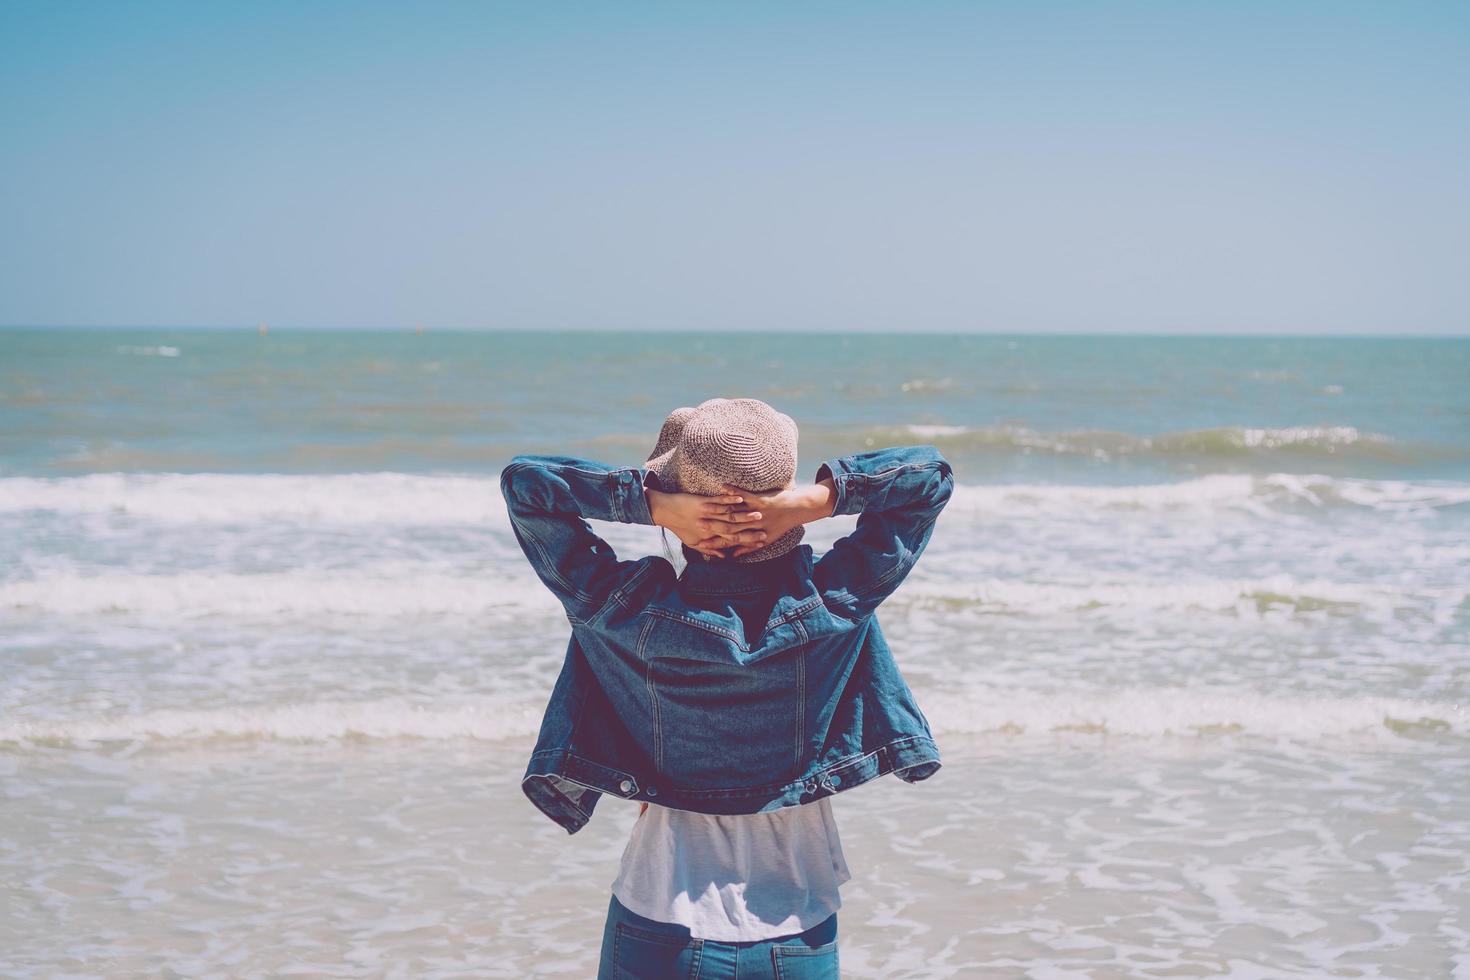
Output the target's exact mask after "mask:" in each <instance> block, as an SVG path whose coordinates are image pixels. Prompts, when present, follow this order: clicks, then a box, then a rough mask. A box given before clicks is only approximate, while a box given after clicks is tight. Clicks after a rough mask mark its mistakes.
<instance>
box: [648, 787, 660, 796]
mask: <svg viewBox="0 0 1470 980" xmlns="http://www.w3.org/2000/svg"><path fill="white" fill-rule="evenodd" d="M645 792H647V793H648V795H649V796H657V795H658V787H657V786H650V787H648V789H647V790H645Z"/></svg>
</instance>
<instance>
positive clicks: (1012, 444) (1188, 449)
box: [859, 424, 1443, 461]
mask: <svg viewBox="0 0 1470 980" xmlns="http://www.w3.org/2000/svg"><path fill="white" fill-rule="evenodd" d="M859 435H860V436H861V437H862V438H863V439H864V441H865V442H866V443H867V444H869V445H882V444H885V443H894V442H904V441H908V440H912V439H914V438H919V439H925V440H928V441H932V442H933V443H934V444H935V445H938V446H940V447H941V448H944V447H948V448H951V449H955V450H966V451H971V452H1014V451H1019V452H1026V453H1035V452H1042V453H1052V454H1056V455H1062V456H1089V457H1093V458H1097V459H1111V458H1114V457H1118V456H1162V457H1179V456H1207V457H1216V456H1218V457H1238V456H1247V455H1251V456H1270V455H1291V456H1298V457H1300V456H1309V457H1310V456H1326V455H1331V456H1334V457H1340V456H1348V457H1359V458H1373V459H1387V460H1395V461H1402V460H1406V459H1414V458H1418V457H1420V456H1423V455H1426V454H1433V453H1434V452H1436V450H1433V449H1431V448H1429V447H1423V446H1415V445H1412V444H1409V443H1404V442H1400V441H1399V440H1396V439H1394V438H1392V437H1390V436H1386V435H1381V434H1379V433H1376V432H1367V431H1364V430H1362V429H1359V428H1356V427H1354V426H1350V425H1300V426H1286V427H1281V428H1253V427H1249V426H1238V425H1227V426H1219V427H1216V428H1209V429H1189V430H1183V431H1179V432H1165V433H1160V434H1159V435H1153V436H1137V435H1132V434H1130V433H1126V432H1115V431H1112V430H1109V429H1076V430H1069V431H1061V432H1047V431H1043V430H1038V429H1031V428H1027V427H1025V426H1013V425H999V426H967V425H924V424H910V425H899V426H878V427H875V428H871V429H866V430H864V431H863V432H861V433H859ZM1438 451H1439V452H1443V450H1438Z"/></svg>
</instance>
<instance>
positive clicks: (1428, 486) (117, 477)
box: [0, 473, 1470, 528]
mask: <svg viewBox="0 0 1470 980" xmlns="http://www.w3.org/2000/svg"><path fill="white" fill-rule="evenodd" d="M1467 504H1470V483H1456V482H1438V483H1434V482H1410V481H1403V480H1368V479H1354V478H1349V477H1332V476H1323V475H1316V474H1307V475H1297V474H1289V473H1273V474H1269V475H1265V476H1250V475H1245V474H1216V475H1211V476H1203V477H1198V478H1195V479H1189V480H1182V481H1178V482H1174V483H1158V484H1135V485H1129V486H1096V485H1075V484H995V485H988V484H961V485H959V486H957V487H956V488H955V493H954V497H953V499H952V501H951V503H950V505H949V508H948V510H947V513H948V512H956V513H959V512H971V513H975V514H994V513H1026V512H1035V513H1037V514H1040V515H1045V516H1050V515H1058V516H1070V517H1078V516H1085V515H1086V514H1087V513H1088V512H1090V511H1099V510H1104V511H1105V510H1115V509H1129V510H1181V509H1184V510H1196V511H1198V510H1240V511H1252V512H1259V513H1265V512H1267V511H1271V510H1279V509H1282V508H1292V509H1295V508H1302V507H1306V508H1325V507H1351V508H1364V509H1367V510H1373V511H1382V512H1405V511H1408V512H1416V511H1417V512H1429V511H1434V510H1438V509H1442V508H1447V507H1459V506H1465V505H1467ZM32 512H50V513H59V514H95V515H103V516H106V515H116V516H120V517H126V518H136V519H141V520H147V521H155V522H161V523H171V524H224V525H230V524H242V525H248V524H255V523H259V522H262V521H266V520H271V521H292V522H296V523H302V524H323V525H379V526H434V525H479V526H486V525H488V526H494V527H500V528H503V527H505V525H506V514H505V501H504V499H503V498H502V497H501V494H500V486H499V479H498V477H483V476H482V477H477V476H429V475H415V474H408V473H360V474H341V475H326V476H293V475H284V474H255V475H234V474H223V473H201V474H181V473H157V474H121V473H99V474H90V475H87V476H75V477H54V478H47V477H6V478H0V516H3V515H5V514H18V513H32Z"/></svg>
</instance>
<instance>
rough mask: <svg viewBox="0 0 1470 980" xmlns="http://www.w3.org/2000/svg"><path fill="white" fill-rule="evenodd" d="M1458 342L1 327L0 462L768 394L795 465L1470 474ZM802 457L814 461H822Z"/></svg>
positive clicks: (401, 437) (649, 421) (507, 436)
mask: <svg viewBox="0 0 1470 980" xmlns="http://www.w3.org/2000/svg"><path fill="white" fill-rule="evenodd" d="M1467 393H1470V339H1429V338H1425V339H1405V340H1395V339H1377V338H1350V339H1344V338H1327V339H1322V338H1314V339H1273V338H1266V339H1261V338H1164V337H1116V338H1093V337H1065V336H1051V337H1006V336H962V335H912V336H895V335H871V334H868V335H858V334H854V335H841V336H834V335H824V334H774V333H751V334H739V335H729V336H718V335H710V334H693V333H691V334H664V333H642V334H631V333H622V334H600V333H571V332H563V333H545V334H541V333H532V332H500V333H460V332H456V333H448V332H433V331H430V332H427V333H425V334H423V335H415V334H413V333H409V332H402V333H390V332H384V331H284V330H277V331H275V332H273V333H270V334H269V335H267V336H264V337H262V336H259V335H257V334H256V333H255V332H254V331H250V332H243V331H242V332H223V331H176V330H128V331H97V330H66V331H60V330H45V331H23V330H8V331H0V433H3V440H4V441H3V444H0V448H3V456H0V459H3V464H0V465H3V467H4V470H3V472H5V473H7V474H16V475H63V474H69V473H87V472H109V471H122V472H146V471H159V470H167V471H177V472H231V473H250V472H291V473H328V472H351V471H361V470H394V471H405V472H431V471H439V470H452V471H456V472H481V473H483V472H490V471H492V470H495V469H497V468H498V467H499V466H500V465H502V464H503V462H504V460H506V459H507V458H509V457H510V456H511V455H514V454H515V453H517V452H521V451H526V450H535V449H537V448H538V447H546V446H548V445H554V446H558V447H570V449H569V451H577V452H583V453H586V454H588V455H595V454H597V453H601V454H602V458H605V459H607V460H609V461H613V462H619V463H623V462H640V461H641V460H642V459H643V457H644V456H645V455H646V454H647V451H648V449H649V448H651V441H650V434H651V433H656V432H657V430H658V425H659V423H660V422H662V420H663V417H664V415H665V414H667V412H668V411H669V410H670V409H672V408H674V407H676V406H678V405H686V404H697V403H698V402H699V401H701V400H703V399H704V398H708V397H712V396H713V395H715V394H723V395H726V396H731V395H745V396H750V397H756V398H762V399H764V400H766V401H768V402H770V403H772V404H773V405H776V406H777V407H779V408H781V409H782V410H783V411H786V412H787V413H788V414H790V415H792V416H793V417H794V418H795V419H796V420H797V422H798V423H799V425H800V426H801V428H802V453H803V458H804V459H805V460H806V461H808V462H813V461H815V460H817V459H818V458H820V457H822V456H824V455H825V454H828V453H833V452H839V451H852V450H853V449H855V448H860V447H862V446H864V445H866V444H868V443H867V441H868V440H869V439H893V438H899V437H903V436H904V435H905V433H907V435H908V437H910V438H921V437H922V438H924V439H926V440H928V439H932V440H933V441H934V442H935V443H936V444H938V445H940V446H941V447H942V448H944V449H945V450H946V452H947V453H948V454H950V455H951V456H952V457H953V458H954V461H955V463H956V465H957V467H958V468H959V471H960V473H961V474H962V478H964V479H969V480H972V481H976V482H999V481H1004V480H1010V479H1031V478H1035V479H1043V480H1075V481H1082V482H1098V483H1116V482H1121V481H1129V480H1161V479H1169V478H1174V477H1178V476H1180V475H1185V474H1197V473H1227V472H1271V471H1275V470H1283V471H1288V472H1325V473H1329V474H1343V475H1355V476H1377V477H1388V476H1399V477H1405V478H1445V479H1466V478H1470V394H1467ZM814 468H815V466H814V464H813V465H812V466H811V467H809V469H814Z"/></svg>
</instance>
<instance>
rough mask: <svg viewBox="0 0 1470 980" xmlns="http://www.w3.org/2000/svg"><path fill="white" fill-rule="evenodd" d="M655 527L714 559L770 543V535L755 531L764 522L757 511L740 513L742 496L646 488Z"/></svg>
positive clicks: (748, 509) (747, 509) (758, 530)
mask: <svg viewBox="0 0 1470 980" xmlns="http://www.w3.org/2000/svg"><path fill="white" fill-rule="evenodd" d="M644 492H645V493H646V494H647V496H648V512H649V514H651V515H652V516H653V523H655V524H657V525H659V526H660V527H666V528H668V529H669V530H670V531H673V532H674V534H675V535H676V536H677V537H678V538H679V540H680V541H682V542H684V543H685V544H687V545H688V546H689V547H691V548H693V549H694V550H695V551H698V552H699V553H700V554H702V555H709V556H710V557H711V558H725V557H727V555H726V554H725V553H724V550H722V549H728V548H732V547H737V546H742V545H749V548H750V550H751V551H754V550H755V549H756V548H759V547H760V546H761V545H762V544H764V543H765V542H766V541H767V540H769V538H768V535H769V532H768V531H763V530H761V529H759V528H755V527H753V525H754V523H755V522H756V521H759V520H760V519H761V514H760V512H759V511H757V510H753V509H750V508H746V509H744V510H739V509H738V508H737V506H736V505H738V504H739V503H740V502H741V497H740V495H739V494H733V493H729V494H719V495H717V496H706V495H705V494H701V493H666V492H664V491H662V490H654V489H653V488H652V487H646V488H644Z"/></svg>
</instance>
